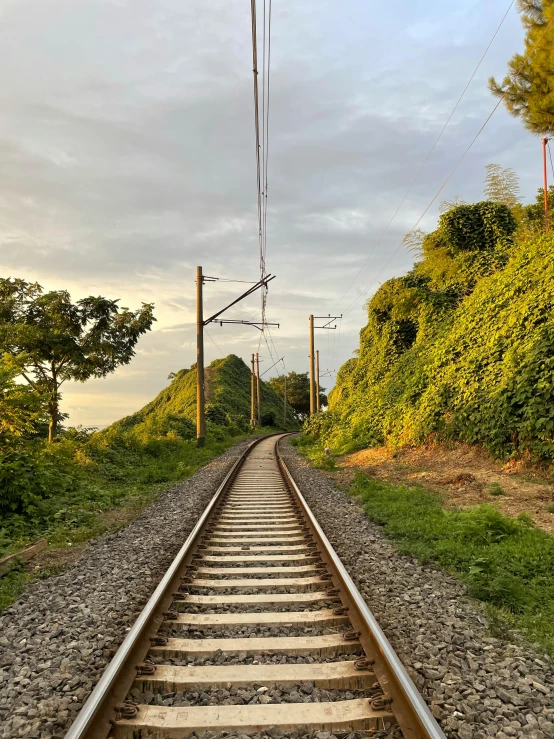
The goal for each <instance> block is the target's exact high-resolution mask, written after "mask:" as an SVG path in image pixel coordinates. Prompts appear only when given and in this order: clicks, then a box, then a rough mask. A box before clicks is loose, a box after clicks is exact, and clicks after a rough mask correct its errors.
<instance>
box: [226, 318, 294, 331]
mask: <svg viewBox="0 0 554 739" xmlns="http://www.w3.org/2000/svg"><path fill="white" fill-rule="evenodd" d="M212 323H219V325H220V326H223V324H224V323H238V324H241V325H243V326H254V327H255V328H257V329H259V330H260V331H263V330H264V329H263V327H264V326H277V328H281V326H280V324H279V323H267V322H266V321H263V322H262V321H240V320H239V319H238V318H237V319H234V318H227V319H225V318H216V319H215V320H212ZM260 326H261V328H260Z"/></svg>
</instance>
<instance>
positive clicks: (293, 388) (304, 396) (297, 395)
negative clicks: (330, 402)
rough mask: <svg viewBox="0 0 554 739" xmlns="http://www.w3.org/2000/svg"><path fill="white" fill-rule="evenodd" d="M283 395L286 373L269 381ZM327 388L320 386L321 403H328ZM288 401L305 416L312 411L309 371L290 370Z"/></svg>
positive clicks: (300, 414) (321, 405)
mask: <svg viewBox="0 0 554 739" xmlns="http://www.w3.org/2000/svg"><path fill="white" fill-rule="evenodd" d="M267 384H268V385H269V386H270V387H272V388H273V390H275V392H276V393H278V394H279V395H280V396H281V397H284V394H285V375H281V376H279V377H272V378H271V380H268V383H267ZM324 390H325V388H322V387H321V386H320V387H319V405H320V407H323V406H326V405H327V396H326V395H325V394H324V392H323V391H324ZM287 403H288V404H289V405H290V406H292V408H294V410H295V411H296V413H297V414H298V415H299V416H300V417H302V418H304V417H306V416H308V415H309V413H310V380H309V378H308V373H307V372H299V373H297V372H289V374H288V375H287Z"/></svg>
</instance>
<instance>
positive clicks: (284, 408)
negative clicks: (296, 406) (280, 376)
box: [283, 375, 287, 428]
mask: <svg viewBox="0 0 554 739" xmlns="http://www.w3.org/2000/svg"><path fill="white" fill-rule="evenodd" d="M283 427H284V428H287V376H286V375H285V395H284V402H283Z"/></svg>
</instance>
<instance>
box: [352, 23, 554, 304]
mask: <svg viewBox="0 0 554 739" xmlns="http://www.w3.org/2000/svg"><path fill="white" fill-rule="evenodd" d="M553 21H554V16H553V17H552V18H551V19H550V20H549V21H548V23H547V24H546V26H545V28H544V31H543V32H542V34H541V35H540V36H539V38H538V40H537V42H536V43H535V45H534V47H533V49H532V50H531V52H532V53H533V52H535V51H536V50H537V49H538V47H539V46H540V44H541V42H542V40H543V39H544V36H545V34H546V32H547V31H548V29H549V27H550V25H551V24H552V22H553ZM528 58H529V57H528V56H527V57H524V59H523V61H522V63H521V65H520V66H519V68H518V69H517V70H516V72H515V73H514V74H513V77H514V78H517V76H518V75H519V73H520V72H521V70H522V69H523V66H524V65H525V63H526V61H527V59H528ZM506 93H507V89H506V90H505V91H504V92H503V93H502V95H501V96H500V97H499V98H498V102H497V103H496V105H495V106H494V108H493V109H492V110H491V112H490V113H489V115H488V116H487V118H486V119H485V122H484V123H483V124H482V126H481V128H480V129H479V130H478V131H477V133H476V134H475V136H474V137H473V139H472V140H471V142H470V143H469V145H468V147H467V148H466V150H465V151H464V153H463V154H462V156H461V157H460V158H459V160H458V162H457V163H456V165H455V166H454V168H453V169H452V171H451V172H450V174H449V175H448V177H447V178H446V179H445V180H444V182H443V183H442V185H441V186H440V187H439V189H438V190H437V192H436V194H435V196H434V197H433V198H432V200H431V201H430V203H429V205H428V206H427V207H426V208H425V210H424V211H423V213H422V214H421V215H420V217H419V218H418V219H417V221H416V223H415V224H414V226H413V227H412V229H411V230H412V231H415V229H416V228H417V227H418V226H419V224H420V223H421V221H422V220H423V218H424V217H425V216H426V215H427V213H428V211H429V209H430V208H431V206H432V205H433V203H434V202H435V200H436V199H437V198H438V197H439V195H440V194H441V192H442V191H443V190H444V188H445V187H446V185H447V184H448V183H449V182H450V180H451V179H452V177H453V175H454V174H455V172H456V171H457V170H458V168H459V167H460V165H461V164H462V162H463V161H464V159H465V158H466V156H467V154H468V153H469V151H470V149H471V148H472V147H473V144H474V143H475V142H476V141H477V139H478V138H479V136H480V135H481V133H482V132H483V131H484V129H485V127H486V125H487V124H488V122H489V121H490V119H491V118H492V117H493V115H494V114H495V113H496V111H497V110H498V108H499V107H500V104H501V103H502V101H503V100H504V98H505V97H506ZM402 247H403V244H402V243H401V244H400V245H399V246H398V247H397V248H396V249H395V250H394V251H393V253H392V254H391V256H390V258H389V260H388V261H387V263H386V264H385V265H384V266H383V268H382V269H381V270H380V271H379V272H378V273H377V275H376V276H375V277H374V278H373V280H372V281H371V282H370V283H369V285H368V286H367V287H366V288H365V290H364V291H363V292H362V293H361V295H359V296H358V297H357V298H355V299H354V301H353V302H352V303H350V305H349V306H348V308H346V309H345V311H344V315H345V316H346V315H348V313H350V312H351V311H352V310H353V308H354V307H355V306H356V305H357V303H359V301H360V299H361V298H363V297H364V296H365V295H366V294H367V292H368V291H369V290H370V288H371V287H372V286H373V285H374V284H375V282H376V281H377V280H378V279H379V277H380V276H381V275H382V274H383V272H384V271H385V270H386V268H387V267H388V266H389V264H390V263H391V262H392V260H393V258H394V256H395V255H396V254H397V253H398V252H399V251H400V249H402Z"/></svg>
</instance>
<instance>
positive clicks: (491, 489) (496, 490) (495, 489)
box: [487, 482, 506, 497]
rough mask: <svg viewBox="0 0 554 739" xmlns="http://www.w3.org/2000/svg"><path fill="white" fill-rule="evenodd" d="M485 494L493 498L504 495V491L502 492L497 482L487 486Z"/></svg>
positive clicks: (502, 489)
mask: <svg viewBox="0 0 554 739" xmlns="http://www.w3.org/2000/svg"><path fill="white" fill-rule="evenodd" d="M487 493H488V494H489V495H493V496H495V497H496V496H498V495H506V491H505V490H504V488H503V487H502V486H501V485H499V484H498V483H497V482H493V483H492V485H489V486H488V488H487Z"/></svg>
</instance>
